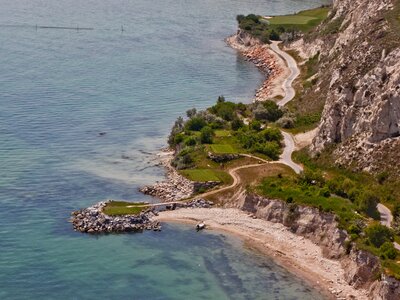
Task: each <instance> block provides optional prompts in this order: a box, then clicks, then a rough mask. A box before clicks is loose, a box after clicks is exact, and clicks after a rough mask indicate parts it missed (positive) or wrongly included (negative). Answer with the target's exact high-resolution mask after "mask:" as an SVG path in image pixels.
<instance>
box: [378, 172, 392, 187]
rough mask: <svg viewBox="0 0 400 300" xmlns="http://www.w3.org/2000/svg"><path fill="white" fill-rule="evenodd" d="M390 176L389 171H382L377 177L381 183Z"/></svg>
mask: <svg viewBox="0 0 400 300" xmlns="http://www.w3.org/2000/svg"><path fill="white" fill-rule="evenodd" d="M388 178H389V173H388V172H382V173H379V174H378V175H377V176H376V179H377V180H378V182H379V184H383V183H384V182H385V181H386V180H387V179H388Z"/></svg>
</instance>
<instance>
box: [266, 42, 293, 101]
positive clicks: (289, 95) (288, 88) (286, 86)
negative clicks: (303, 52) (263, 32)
mask: <svg viewBox="0 0 400 300" xmlns="http://www.w3.org/2000/svg"><path fill="white" fill-rule="evenodd" d="M279 43H281V42H278V41H272V42H271V45H270V47H271V49H272V51H274V52H275V53H276V54H278V55H279V56H280V57H282V58H283V59H284V60H285V62H286V64H287V66H288V68H289V70H290V75H289V76H288V77H287V78H286V79H285V80H284V82H283V83H282V88H283V91H284V92H285V97H284V98H283V99H282V100H280V101H279V102H278V105H279V106H285V105H286V104H287V103H288V102H290V101H292V100H293V98H294V96H295V95H296V91H295V90H294V88H293V81H294V80H295V79H296V78H297V76H299V75H300V70H299V68H298V67H297V63H296V60H295V59H294V58H293V57H292V56H290V55H289V54H288V53H286V52H285V51H282V50H281V49H279V46H278V45H279Z"/></svg>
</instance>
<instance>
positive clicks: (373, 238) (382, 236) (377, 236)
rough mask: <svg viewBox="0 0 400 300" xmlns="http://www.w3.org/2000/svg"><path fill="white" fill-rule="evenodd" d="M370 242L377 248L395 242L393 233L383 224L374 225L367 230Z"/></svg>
mask: <svg viewBox="0 0 400 300" xmlns="http://www.w3.org/2000/svg"><path fill="white" fill-rule="evenodd" d="M365 233H366V235H367V238H368V240H369V241H370V242H371V244H372V245H374V246H375V247H376V248H379V247H380V246H382V245H383V244H384V243H385V242H391V241H392V240H393V232H392V231H391V230H390V229H389V228H387V227H386V226H383V225H381V224H374V225H371V226H368V227H367V229H365Z"/></svg>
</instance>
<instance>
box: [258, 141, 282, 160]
mask: <svg viewBox="0 0 400 300" xmlns="http://www.w3.org/2000/svg"><path fill="white" fill-rule="evenodd" d="M254 150H255V151H256V152H259V153H262V154H265V155H267V156H268V157H269V158H271V159H273V160H278V159H279V155H280V153H281V149H280V147H279V144H278V143H277V142H275V141H274V142H266V143H264V144H257V145H256V146H255V147H254Z"/></svg>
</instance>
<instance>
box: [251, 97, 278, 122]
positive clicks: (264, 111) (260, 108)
mask: <svg viewBox="0 0 400 300" xmlns="http://www.w3.org/2000/svg"><path fill="white" fill-rule="evenodd" d="M253 115H254V118H255V119H256V120H264V121H270V122H275V121H277V120H278V119H280V118H281V117H282V116H283V111H282V110H281V109H280V108H279V106H278V104H276V103H275V102H274V101H271V100H267V101H265V102H262V103H261V102H258V103H256V104H255V106H254V107H253Z"/></svg>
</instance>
